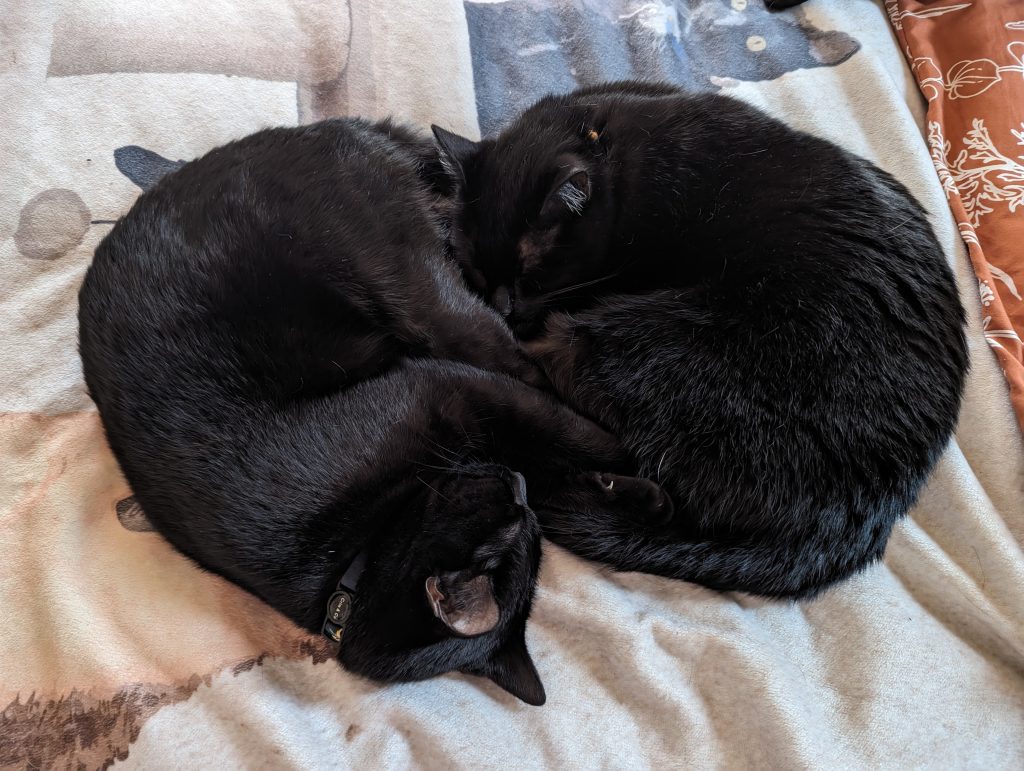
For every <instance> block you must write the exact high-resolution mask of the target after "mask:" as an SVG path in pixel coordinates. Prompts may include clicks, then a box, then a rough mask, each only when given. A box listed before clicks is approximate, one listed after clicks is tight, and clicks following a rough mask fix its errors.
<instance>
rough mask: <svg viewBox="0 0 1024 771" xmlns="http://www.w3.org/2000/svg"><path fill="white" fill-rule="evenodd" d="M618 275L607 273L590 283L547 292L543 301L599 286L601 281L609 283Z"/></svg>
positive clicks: (585, 282)
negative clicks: (595, 285)
mask: <svg viewBox="0 0 1024 771" xmlns="http://www.w3.org/2000/svg"><path fill="white" fill-rule="evenodd" d="M617 275H619V272H618V271H615V272H614V273H609V274H608V275H607V276H601V278H595V279H593V280H591V281H581V282H580V283H579V284H573V285H571V286H567V287H564V288H562V289H556V290H555V291H554V292H549V293H548V295H547V297H546V298H545V301H547V300H551V299H553V298H555V297H561V296H562V295H565V294H568V293H569V292H575V291H576V290H577V289H583V288H584V287H588V286H593V285H594V284H600V283H601V282H602V281H610V280H611V279H613V278H615V277H616V276H617Z"/></svg>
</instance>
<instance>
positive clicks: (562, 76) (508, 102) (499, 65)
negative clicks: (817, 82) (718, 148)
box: [464, 0, 860, 134]
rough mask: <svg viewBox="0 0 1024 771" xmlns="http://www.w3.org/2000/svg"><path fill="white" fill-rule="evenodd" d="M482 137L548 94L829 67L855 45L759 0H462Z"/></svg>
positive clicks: (713, 84) (717, 83)
mask: <svg viewBox="0 0 1024 771" xmlns="http://www.w3.org/2000/svg"><path fill="white" fill-rule="evenodd" d="M464 7H465V10H466V20H467V22H468V25H469V37H470V48H471V52H472V57H473V78H474V80H475V87H476V105H477V115H478V118H479V120H480V130H481V132H483V133H484V134H488V133H490V132H493V131H496V130H497V129H499V128H500V127H501V126H502V125H503V124H504V123H505V122H506V121H507V120H509V119H510V118H511V117H512V116H513V115H515V114H516V113H517V112H519V111H520V110H522V109H523V108H525V107H527V106H528V105H530V104H531V103H532V102H534V101H535V100H536V99H537V98H539V97H540V96H543V95H544V94H547V93H553V92H554V93H558V92H565V91H569V90H571V89H573V88H575V87H576V86H584V85H591V84H594V83H599V82H601V81H603V80H621V79H623V78H643V79H645V80H667V81H670V82H672V83H677V84H679V85H681V86H685V87H688V88H694V89H712V88H717V87H721V86H722V85H724V84H726V83H728V81H729V80H730V79H732V80H773V79H775V78H777V77H779V76H780V75H782V74H784V73H786V72H791V71H793V70H798V69H804V68H810V67H823V66H834V65H836V64H839V63H841V62H844V61H846V60H847V59H849V58H850V57H851V56H852V55H853V54H854V52H856V51H857V50H858V49H859V48H860V45H859V44H858V43H857V41H856V40H854V39H853V38H851V37H850V36H849V35H847V34H845V33H843V32H836V31H823V30H820V29H817V28H816V27H813V26H812V25H811V24H810V23H808V22H807V20H806V18H805V17H804V15H803V13H802V12H800V11H797V12H792V11H790V12H784V13H772V12H769V11H767V10H766V9H765V7H764V3H763V0H611V1H610V2H601V1H599V0H504V1H499V2H495V1H494V0H465V3H464Z"/></svg>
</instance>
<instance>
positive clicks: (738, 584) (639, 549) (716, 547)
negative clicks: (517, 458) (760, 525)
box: [541, 514, 891, 599]
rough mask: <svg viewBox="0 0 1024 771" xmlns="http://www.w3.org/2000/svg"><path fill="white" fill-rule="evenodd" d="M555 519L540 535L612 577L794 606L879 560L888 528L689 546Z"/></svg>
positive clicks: (546, 521) (547, 520) (662, 536)
mask: <svg viewBox="0 0 1024 771" xmlns="http://www.w3.org/2000/svg"><path fill="white" fill-rule="evenodd" d="M556 517H557V519H558V520H559V521H557V522H556V521H554V520H552V518H551V517H548V516H544V515H542V517H541V519H542V525H543V526H544V531H545V535H547V536H548V537H549V538H550V539H551V540H552V541H554V542H555V543H557V544H559V545H560V546H563V547H564V548H567V549H569V550H570V551H572V552H574V553H575V554H577V555H578V556H580V557H584V558H586V559H590V560H594V561H596V562H600V563H603V564H605V565H608V566H609V567H612V568H615V569H616V570H621V571H638V572H643V573H652V574H654V575H659V576H664V577H666V578H676V579H679V580H683V581H692V582H694V583H697V584H701V585H703V586H707V587H710V588H712V589H719V590H723V591H742V592H750V593H752V594H759V595H764V596H768V597H790V598H793V599H797V598H806V597H810V596H813V595H815V594H817V593H818V592H820V591H821V590H823V589H825V588H826V587H827V586H829V585H830V584H832V583H835V582H836V581H839V580H841V579H843V578H846V577H848V576H850V575H852V574H853V573H855V572H857V571H859V570H861V569H862V568H864V567H867V566H868V565H869V564H871V563H872V562H874V561H875V560H877V559H878V558H879V557H881V555H882V552H883V551H884V549H885V543H886V541H887V540H888V535H889V533H888V531H889V530H890V529H891V526H890V527H886V528H882V529H884V530H885V531H886V532H884V533H883V532H877V531H874V532H870V533H861V537H860V538H854V539H849V538H844V537H830V538H827V539H826V538H825V537H820V536H819V537H814V536H811V537H809V538H803V539H794V540H793V541H792V542H789V541H787V542H782V541H780V540H778V539H772V538H771V537H760V538H756V539H754V538H749V539H742V540H736V541H724V540H699V541H686V540H682V539H681V537H680V536H678V535H676V536H673V535H671V534H669V533H666V532H664V531H659V532H655V531H645V530H643V529H641V528H639V527H637V526H634V527H633V528H628V527H625V526H622V527H616V528H615V529H611V528H607V529H601V528H597V529H594V528H588V532H583V531H582V530H577V529H575V528H574V526H573V523H572V520H571V519H570V518H567V517H565V515H564V514H559V515H556ZM576 524H577V525H579V522H578V521H577V523H576ZM851 540H852V542H851Z"/></svg>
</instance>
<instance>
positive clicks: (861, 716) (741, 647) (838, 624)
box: [0, 0, 1024, 769]
mask: <svg viewBox="0 0 1024 771" xmlns="http://www.w3.org/2000/svg"><path fill="white" fill-rule="evenodd" d="M890 5H891V6H892V7H891V8H890V9H889V10H891V11H893V13H895V14H897V17H898V14H899V13H901V12H902V10H901V9H902V5H898V4H896V3H890ZM944 5H946V6H948V5H951V3H950V2H948V1H947V2H945V3H944ZM967 5H970V3H967ZM158 6H159V4H155V3H152V2H149V0H116V1H115V0H89V1H88V2H87V1H86V0H66V1H65V2H54V1H53V0H46V1H45V2H29V1H28V0H9V2H8V3H7V4H6V10H5V14H4V18H3V19H2V20H0V105H3V106H2V108H0V125H2V132H0V136H2V137H3V139H2V141H0V168H3V169H4V174H3V176H2V178H0V469H2V470H3V473H0V562H2V564H3V569H2V570H0V618H2V620H3V624H2V626H0V767H23V766H26V765H31V766H32V767H51V766H60V767H63V766H65V765H66V764H67V763H72V762H79V763H82V764H84V765H85V766H86V767H97V766H104V765H108V764H110V763H113V762H115V761H118V762H123V763H124V764H127V765H136V766H143V767H188V766H190V765H191V766H201V767H243V766H244V767H256V768H258V767H267V768H277V767H296V768H300V767H301V768H306V767H325V766H326V767H367V766H377V765H385V766H389V767H392V766H397V767H408V766H417V767H431V768H433V767H457V768H462V767H465V768H481V767H483V768H489V767H499V766H510V765H516V766H519V765H521V766H528V767H533V766H543V767H577V766H586V767H592V766H602V767H615V768H647V767H649V768H664V767H667V766H696V767H750V766H770V767H786V768H791V767H797V768H803V767H816V768H829V767H844V768H850V767H854V768H859V767H887V768H925V767H936V768H939V767H942V768H950V767H959V768H967V767H974V768H985V769H996V768H1020V767H1021V765H1022V764H1024V556H1022V546H1021V545H1022V543H1024V447H1022V441H1021V432H1020V430H1019V428H1018V425H1017V421H1016V418H1015V415H1014V412H1013V409H1012V407H1011V402H1010V399H1009V397H1008V389H1007V383H1006V380H1005V379H1004V376H1003V372H1002V369H1001V366H1000V363H999V361H997V359H996V357H995V356H994V355H993V351H992V350H991V346H990V342H986V337H985V334H984V332H985V330H984V329H983V325H984V324H985V323H986V322H984V318H985V316H986V314H985V313H984V312H983V311H984V308H985V307H987V306H983V300H984V299H985V295H984V293H982V295H981V296H979V284H978V280H977V279H976V278H975V275H974V273H973V272H972V267H971V260H970V259H969V256H968V253H967V250H966V248H965V245H964V239H963V238H962V237H961V231H960V230H959V229H958V226H957V222H956V220H955V219H954V216H953V215H952V214H951V212H950V207H949V205H948V203H947V195H946V192H947V191H946V190H944V187H943V183H942V181H940V179H939V177H938V176H937V175H936V172H935V168H934V166H933V162H932V158H931V157H930V153H929V147H928V144H927V142H926V139H927V134H928V123H929V121H928V119H927V118H926V105H925V102H924V100H923V99H922V96H921V92H920V91H919V89H918V84H917V82H916V81H915V78H914V74H913V73H912V71H911V70H910V69H909V68H908V66H907V63H906V60H905V58H904V55H903V52H902V45H901V42H900V40H899V39H898V38H897V37H895V36H894V33H893V20H894V19H895V18H897V17H893V18H890V17H889V15H887V13H886V8H884V7H883V6H882V5H881V4H880V3H876V2H872V1H871V0H849V1H848V2H842V3H838V2H823V1H822V0H813V1H812V2H810V3H808V4H807V5H806V6H805V9H803V10H800V11H797V12H792V11H791V12H785V13H782V14H778V15H774V16H769V15H768V14H766V13H765V12H764V10H763V8H762V7H761V3H760V2H759V0H675V1H674V2H669V1H668V0H664V1H656V2H636V1H635V0H616V1H615V2H610V3H598V2H594V1H593V0H553V1H552V2H540V0H510V2H466V3H465V4H463V3H462V2H460V1H459V0H433V1H432V2H431V3H423V2H418V1H417V0H391V2H388V3H376V2H371V0H351V2H348V3H346V2H344V0H291V2H272V1H271V0H223V2H219V3H201V2H199V0H182V2H180V3H177V4H175V7H176V9H177V10H175V11H173V12H172V11H169V10H161V7H158ZM950 13H953V11H950ZM1022 26H1024V24H1022ZM1013 34H1017V33H1015V32H1014V33H1013ZM1019 34H1020V35H1021V36H1024V31H1022V32H1020V33H1019ZM1022 40H1024V37H1022ZM629 74H637V75H644V76H648V77H660V78H668V79H672V80H675V81H676V82H680V83H684V84H686V85H690V86H694V87H707V88H714V89H720V90H723V91H724V92H726V93H729V94H732V95H735V96H737V97H739V98H741V99H745V100H748V101H750V102H752V103H754V104H756V105H758V106H760V107H763V108H764V109H766V110H767V111H769V112H770V113H772V114H774V115H776V116H778V117H780V118H782V119H784V120H785V121H787V122H788V123H789V124H791V125H793V126H795V127H797V128H800V129H804V130H807V131H810V132H813V133H815V134H818V135H820V136H824V137H826V138H829V139H832V140H834V141H836V142H838V143H840V144H842V145H843V146H845V147H847V148H849V149H850V150H852V151H854V152H857V153H859V154H861V155H863V156H865V157H868V158H870V159H872V160H873V161H875V162H876V163H878V164H879V165H880V166H882V167H883V168H885V169H887V170H888V171H890V172H891V173H893V174H894V175H895V176H896V177H897V178H898V179H899V180H900V181H901V182H903V183H904V184H905V185H906V186H907V187H908V188H909V189H910V190H911V191H912V192H913V193H914V195H915V196H917V197H918V199H919V200H920V201H921V202H922V203H923V205H924V206H925V208H926V209H927V210H928V211H929V213H930V215H931V219H932V223H933V225H934V227H935V229H936V232H937V234H938V237H939V239H940V241H941V243H942V245H943V247H944V249H945V253H946V257H947V259H948V260H949V262H950V264H951V265H953V266H954V268H955V270H956V273H957V276H958V280H959V282H960V286H961V293H962V296H963V300H964V302H965V304H966V307H967V309H968V315H969V317H970V329H969V342H970V348H971V355H972V371H971V376H970V381H969V383H968V387H967V394H966V400H965V403H964V407H963V411H962V416H961V421H960V426H959V428H958V430H957V433H956V436H955V439H954V441H953V442H952V443H951V445H950V447H949V449H948V451H947V452H946V453H945V455H944V456H943V458H942V460H941V462H940V463H939V466H938V468H937V470H936V472H935V475H934V477H933V479H932V480H931V483H930V484H929V485H928V487H927V489H926V491H925V492H924V494H923V495H922V497H921V500H920V503H919V505H918V506H917V507H916V509H915V510H914V512H913V515H912V517H910V518H909V519H908V520H907V521H906V522H905V523H903V524H902V525H900V526H899V527H898V528H897V531H896V532H895V535H894V536H893V538H892V541H891V543H890V546H889V549H888V552H887V555H886V558H885V561H884V564H881V565H878V566H877V567H874V568H872V569H870V570H868V571H866V572H865V573H863V574H862V575H860V576H858V577H856V578H855V579H853V580H851V581H849V582H848V583H846V584H843V585H842V586H840V587H839V588H837V589H835V590H833V591H831V592H829V593H827V594H826V595H825V596H823V597H822V598H820V599H818V600H816V601H813V602H807V603H799V604H780V603H774V602H768V601H762V600H758V599H753V598H750V597H748V596H744V595H739V594H722V593H717V592H713V591H710V590H707V589H703V588H700V587H697V586H694V585H690V584H685V583H681V582H673V581H669V580H664V579H658V578H653V577H650V576H643V575H638V574H611V573H607V572H605V571H602V570H600V569H598V568H597V567H595V566H593V565H590V564H587V563H584V562H582V561H580V560H578V559H576V558H574V557H572V556H570V555H569V554H567V553H566V552H563V551H561V550H559V549H557V548H556V547H554V546H551V545H550V544H546V545H545V556H544V563H543V570H542V576H541V583H540V589H539V596H538V600H537V602H536V603H535V609H534V613H533V616H532V618H531V621H530V624H529V627H528V641H529V645H530V647H531V650H532V652H533V655H534V659H535V660H536V663H537V666H538V669H539V670H540V673H541V676H542V678H543V680H544V683H545V686H546V688H547V693H548V702H547V705H546V706H544V707H542V708H532V707H528V706H525V705H523V704H521V703H519V702H517V701H515V700H514V699H512V698H511V697H509V696H508V695H507V694H505V693H503V692H501V691H499V690H498V689H497V688H496V687H494V686H492V685H491V684H490V683H487V682H484V681H482V680H479V679H475V678H469V677H463V676H459V675H450V676H446V677H442V678H438V679H435V680H431V681H428V682H423V683H416V684H405V685H399V686H392V687H381V686H378V685H375V684H373V683H370V682H367V681H364V680H361V679H359V678H356V677H354V676H351V675H349V674H347V673H345V672H344V671H342V670H341V669H340V668H339V667H338V666H336V665H335V664H334V662H333V661H331V660H330V650H329V649H328V647H327V646H326V643H325V642H324V641H321V640H320V639H318V638H310V637H308V636H306V635H304V634H303V633H301V632H300V631H298V630H297V629H295V628H294V627H293V626H292V625H291V624H290V623H289V622H288V621H286V620H284V619H283V618H281V617H279V616H277V615H276V614H275V613H274V612H273V611H271V610H269V609H268V608H266V607H265V606H263V605H262V604H261V603H259V602H258V601H257V600H255V599H253V598H251V597H249V596H248V595H246V594H245V593H243V592H242V591H241V590H239V589H236V588H235V587H233V586H231V585H229V584H227V583H226V582H224V581H222V580H221V579H219V578H217V577H214V576H212V575H209V574H206V573H204V572H202V571H200V570H199V569H197V568H196V567H195V566H193V565H192V564H191V563H189V562H188V561H187V560H186V559H185V558H183V557H181V556H179V555H178V554H177V553H176V552H174V551H173V550H172V549H171V548H170V547H169V546H168V545H167V544H166V543H165V542H164V541H163V540H162V539H161V538H160V537H159V536H157V535H155V534H154V533H151V532H147V531H146V530H145V529H144V528H145V521H144V518H143V517H141V516H140V513H139V511H138V508H137V506H135V504H134V501H133V499H132V498H131V491H130V490H129V489H128V487H127V485H126V483H125V481H124V479H123V478H122V477H121V475H120V473H119V471H118V469H117V466H116V463H115V462H114V460H113V458H112V456H111V454H110V452H109V450H108V449H107V447H106V444H105V442H104V439H103V435H102V430H101V427H100V423H99V419H98V416H97V413H96V411H95V408H94V406H93V405H92V403H91V402H90V400H89V399H88V396H87V394H86V393H85V389H84V385H83V383H82V379H81V372H80V364H79V360H78V356H77V353H76V335H77V324H76V318H75V314H76V293H77V289H78V286H79V283H80V281H81V278H82V276H83V274H84V271H85V270H86V268H87V267H88V264H89V262H90V259H91V255H92V251H93V249H94V248H95V246H96V244H97V243H98V242H99V240H100V239H101V238H102V237H103V236H104V235H105V234H106V233H107V232H108V230H109V228H110V224H111V222H112V221H114V220H116V219H117V218H118V217H119V216H120V215H122V214H123V213H124V212H125V211H127V209H128V207H129V206H130V205H131V203H132V201H133V200H134V198H135V197H136V196H137V195H138V194H139V193H140V191H141V190H142V189H144V188H145V187H147V186H148V185H150V184H152V182H153V181H154V180H155V179H157V178H158V177H159V175H160V174H162V173H164V172H165V171H167V170H168V169H171V168H174V167H175V166H176V165H177V164H178V163H179V162H180V161H181V160H183V159H189V158H192V157H195V156H197V155H199V154H202V153H203V152H205V151H206V150H208V149H210V148H212V147H214V146H216V145H218V144H221V143H223V142H225V141H227V140H229V139H232V138H236V137H240V136H243V135H245V134H247V133H250V132H251V131H254V130H256V129H259V128H262V127H265V126H270V125H280V124H296V123H300V122H309V121H313V120H318V119H320V118H324V117H329V116H333V115H345V114H358V115H364V116H370V117H381V116H385V115H388V114H392V115H395V116H396V117H399V118H401V119H404V120H408V121H411V122H413V123H415V124H418V125H422V126H424V127H425V126H427V125H428V124H429V123H431V122H436V123H440V124H442V125H445V126H447V127H449V128H451V129H452V130H455V131H458V132H461V133H465V134H468V135H471V136H476V135H478V134H479V132H480V130H481V129H483V130H484V131H489V130H493V129H495V128H496V127H497V126H500V124H501V122H502V121H503V120H504V119H506V118H507V117H508V116H509V115H510V114H511V113H512V112H514V111H515V110H516V109H517V108H519V107H520V106H522V105H524V104H526V103H528V102H529V101H530V100H531V99H532V98H534V97H535V96H537V95H539V94H540V93H543V92H544V91H545V90H547V89H556V90H561V89H567V88H570V87H572V85H573V84H574V83H575V82H592V81H593V80H598V79H604V78H609V77H621V76H624V75H629ZM1018 248H1019V247H1018ZM989 315H990V316H991V314H989Z"/></svg>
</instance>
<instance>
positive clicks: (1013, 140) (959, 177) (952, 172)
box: [886, 0, 1024, 430]
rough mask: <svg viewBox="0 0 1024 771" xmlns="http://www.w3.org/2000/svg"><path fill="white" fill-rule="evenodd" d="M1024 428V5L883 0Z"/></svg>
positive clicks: (1008, 0) (988, 332)
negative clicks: (923, 103) (920, 99)
mask: <svg viewBox="0 0 1024 771" xmlns="http://www.w3.org/2000/svg"><path fill="white" fill-rule="evenodd" d="M886 8H887V10H888V12H889V18H890V20H891V21H892V25H893V27H894V28H895V30H896V34H897V36H898V37H899V39H900V43H901V45H902V47H903V50H904V52H905V53H906V55H907V59H908V61H909V62H910V68H911V70H912V71H913V73H914V76H915V77H916V78H917V82H918V85H919V86H920V88H921V93H923V94H924V96H925V98H926V99H927V100H928V144H929V146H930V148H931V155H932V160H933V161H934V163H935V168H936V170H937V171H938V173H939V179H940V180H941V181H942V186H943V188H944V190H945V192H946V197H947V198H948V200H949V205H950V208H951V209H952V210H953V215H954V216H955V217H956V220H957V224H958V225H959V228H960V234H961V235H962V236H963V239H964V241H965V242H966V244H967V248H968V251H969V252H970V256H971V262H972V263H973V265H974V272H975V273H976V274H977V276H978V289H979V292H980V294H981V308H982V314H983V319H982V321H983V326H984V330H985V338H986V340H987V341H988V344H989V347H991V348H992V350H993V351H994V352H995V354H996V357H997V358H998V360H999V364H1000V366H1001V367H1002V369H1003V373H1004V374H1005V375H1006V379H1007V381H1008V382H1009V386H1010V398H1011V400H1012V401H1013V406H1014V409H1015V410H1016V413H1017V421H1018V423H1019V424H1020V426H1021V429H1022V430H1024V346H1022V344H1021V338H1022V337H1024V300H1022V296H1021V293H1022V292H1024V3H1022V2H1016V1H1015V0H973V1H972V2H968V1H967V0H960V1H959V2H957V1H956V0H943V1H942V2H935V0H886Z"/></svg>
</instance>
